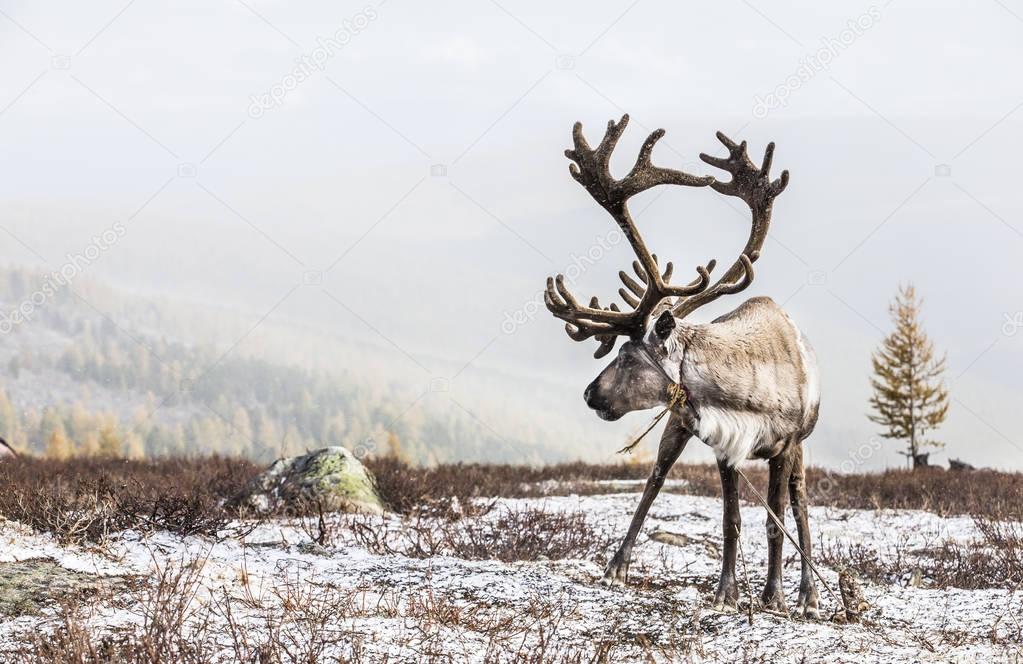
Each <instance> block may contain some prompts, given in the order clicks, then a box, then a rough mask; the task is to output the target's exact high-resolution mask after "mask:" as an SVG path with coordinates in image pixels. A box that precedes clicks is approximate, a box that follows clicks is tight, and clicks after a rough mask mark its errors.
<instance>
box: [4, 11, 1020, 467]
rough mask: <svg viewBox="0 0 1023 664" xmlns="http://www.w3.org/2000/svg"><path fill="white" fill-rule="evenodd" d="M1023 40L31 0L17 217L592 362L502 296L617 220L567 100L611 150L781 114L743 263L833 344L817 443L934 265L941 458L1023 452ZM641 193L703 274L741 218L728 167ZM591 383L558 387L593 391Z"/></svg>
mask: <svg viewBox="0 0 1023 664" xmlns="http://www.w3.org/2000/svg"><path fill="white" fill-rule="evenodd" d="M1021 56H1023V3H1020V2H1017V1H1013V0H1002V1H998V0H991V1H980V2H977V3H970V4H969V6H968V8H966V7H963V6H962V3H958V2H908V1H902V0H894V1H892V2H888V3H884V2H878V3H877V4H870V3H851V2H833V3H819V2H803V3H780V2H778V3H762V2H741V1H736V2H732V1H725V2H720V3H705V2H701V3H688V2H687V3H679V2H655V1H653V0H616V1H614V2H605V1H593V0H590V1H587V2H581V1H577V2H560V3H552V2H539V1H530V2H519V1H515V0H502V1H501V2H500V3H498V2H484V1H481V0H477V1H475V2H444V1H441V0H435V1H434V2H428V3H416V2H411V1H410V0H386V2H379V3H368V4H367V3H362V2H329V3H320V2H309V3H301V5H299V4H297V3H288V2H269V1H263V0H246V1H245V2H241V1H239V0H221V1H216V2H211V1H209V0H206V1H203V2H175V3H158V2H154V1H153V0H132V1H131V2H124V1H123V0H121V1H118V2H104V1H101V0H96V1H93V2H89V3H68V2H33V3H28V2H12V1H9V0H8V1H5V2H0V151H2V154H3V155H4V159H3V160H2V162H0V226H2V230H3V231H4V232H3V233H0V249H2V251H3V254H4V257H5V261H6V262H8V263H10V264H18V265H47V266H50V267H51V268H56V267H59V266H60V265H61V264H62V263H64V262H65V261H66V260H67V259H66V254H67V253H68V252H72V253H73V252H80V251H83V250H84V249H85V247H87V246H88V245H89V243H90V242H91V238H92V237H93V236H94V235H96V234H99V233H102V231H103V230H104V229H107V228H109V227H110V226H111V225H112V224H114V223H115V222H121V223H123V224H125V226H126V228H127V232H126V233H125V234H124V236H123V237H122V238H120V239H119V240H118V241H117V243H116V244H115V245H114V246H112V247H109V248H107V249H105V250H104V252H103V256H102V258H101V259H100V260H97V261H95V262H94V264H93V265H90V267H89V273H90V275H91V276H95V277H97V278H101V279H106V280H109V281H112V282H114V283H117V284H121V285H123V286H126V287H130V288H133V289H135V290H139V291H143V292H147V291H160V292H173V293H176V294H180V295H182V296H186V297H190V298H194V299H203V300H213V301H217V302H223V303H229V304H231V305H233V306H237V307H238V308H240V309H244V310H246V311H249V312H251V315H252V316H253V320H254V322H255V321H257V320H259V319H260V318H261V317H262V316H265V315H267V314H270V316H271V317H272V318H274V319H279V320H287V319H289V318H291V319H295V320H302V321H307V322H311V323H313V324H316V325H320V326H323V327H324V328H325V329H337V330H339V331H341V332H343V333H344V334H350V335H353V336H359V337H360V338H378V340H380V339H382V343H383V342H386V344H387V345H393V346H396V347H397V348H400V350H401V353H400V354H407V355H410V356H412V358H414V359H416V360H417V362H410V363H409V366H408V371H409V376H408V379H409V380H415V381H421V380H429V379H431V378H432V377H434V376H433V374H438V375H445V376H447V377H449V378H450V377H451V376H450V374H451V373H452V372H451V371H450V369H449V368H448V367H450V366H451V365H452V364H453V365H455V366H461V365H466V364H468V366H469V369H468V370H469V371H470V372H471V371H473V370H477V371H486V370H491V371H493V370H501V371H505V372H515V373H521V374H527V375H529V374H531V375H535V376H536V377H537V380H545V381H553V382H556V383H562V384H563V385H564V389H565V390H566V391H571V390H575V391H577V392H578V393H579V394H580V395H581V391H582V388H583V387H584V386H585V384H586V382H587V381H588V380H589V379H590V378H591V377H592V376H593V375H595V374H596V372H597V371H598V370H599V368H600V365H599V364H598V363H597V362H595V361H594V360H592V358H591V357H590V354H591V352H592V347H591V345H590V344H576V343H573V342H571V341H570V340H568V338H567V337H565V336H564V334H563V333H562V331H561V329H560V326H559V325H558V324H556V323H555V322H554V321H553V320H552V319H551V318H550V316H549V315H548V314H547V313H546V311H542V310H541V311H539V312H538V313H537V314H536V316H535V318H534V319H532V320H530V321H529V322H527V323H526V324H524V325H520V326H516V327H515V329H514V330H513V331H511V333H509V329H508V326H507V325H504V323H505V321H506V320H507V316H508V315H513V314H514V313H515V312H518V311H532V308H533V304H532V303H534V302H535V298H536V295H537V293H538V290H539V288H540V287H541V286H542V284H543V280H544V278H545V277H546V276H547V275H548V274H552V273H555V272H558V271H563V270H565V269H566V268H567V267H568V266H569V265H571V264H572V263H573V261H574V257H575V256H580V255H584V254H586V253H587V252H588V251H589V250H590V249H591V247H593V246H594V244H595V242H596V241H597V238H598V237H600V236H605V235H606V234H607V233H608V232H610V231H611V230H612V228H613V226H612V224H611V220H610V219H609V218H608V217H607V216H606V215H605V214H604V213H603V212H602V211H601V210H600V209H599V208H597V206H596V205H595V204H594V203H593V202H592V201H591V200H590V199H589V197H588V196H587V195H586V193H585V192H584V191H583V190H582V189H581V188H580V187H579V186H578V185H577V184H576V183H575V182H574V181H573V180H572V179H571V178H570V177H569V175H568V171H567V163H566V160H565V158H564V156H563V155H562V151H563V150H564V149H565V148H566V147H568V146H569V144H570V134H571V127H572V123H573V122H575V121H576V120H581V121H582V122H583V123H584V126H585V127H586V130H587V133H588V135H589V136H590V138H591V140H592V141H593V142H596V141H597V140H599V137H600V135H601V133H602V130H603V127H604V124H605V123H606V121H607V120H608V119H610V118H617V117H618V116H620V115H621V114H622V113H623V112H629V113H630V114H631V115H632V118H633V122H632V125H631V126H630V128H629V131H628V133H627V135H626V137H625V138H624V139H623V141H622V143H621V144H620V146H619V148H618V153H619V154H618V155H617V157H616V160H615V162H614V164H615V166H616V167H617V168H619V169H625V168H627V167H628V165H629V164H631V162H632V160H633V159H634V158H635V153H636V150H637V148H638V146H639V145H640V144H641V143H642V141H643V138H644V137H645V135H646V133H647V132H648V131H651V130H652V129H654V128H657V127H664V128H665V129H666V130H667V132H668V133H667V136H666V138H665V140H664V141H662V143H661V144H660V145H659V146H658V148H657V151H656V152H655V160H656V161H657V162H658V163H660V164H663V165H665V166H672V167H677V168H678V167H684V168H687V169H690V170H691V171H693V172H696V173H700V174H702V173H707V172H710V169H709V167H706V166H704V165H702V164H701V163H699V162H698V160H697V159H696V155H697V154H698V153H699V152H701V151H713V150H715V149H717V147H718V146H717V144H716V141H715V139H714V131H715V130H717V129H722V130H724V131H725V132H726V133H729V134H731V135H732V136H733V137H735V138H738V139H746V140H748V141H749V142H750V146H751V152H752V153H753V154H755V155H757V156H759V154H760V153H761V151H762V150H763V147H764V145H765V144H766V143H767V142H768V141H771V140H774V141H775V142H776V143H777V151H776V154H775V167H776V169H781V168H787V169H789V170H790V171H791V175H792V178H791V183H790V185H789V188H788V190H787V191H786V192H785V193H784V194H783V195H782V197H780V198H779V199H778V201H777V203H776V205H775V213H774V221H773V226H772V231H771V236H770V239H769V241H768V243H767V245H766V246H765V249H764V252H763V256H762V259H761V261H760V262H759V263H758V272H757V280H756V282H755V284H754V286H753V287H752V288H751V289H750V290H749V291H748V292H747V293H744V294H743V296H742V297H745V296H747V295H770V296H772V297H773V298H775V299H776V300H777V301H779V302H782V303H784V306H785V307H786V309H787V310H788V311H789V312H790V313H791V314H792V315H793V317H794V318H795V319H796V321H797V322H798V323H799V325H800V326H801V327H802V328H803V329H804V330H805V331H806V332H807V334H808V336H809V337H810V339H811V340H812V341H813V343H814V345H815V346H816V347H817V350H818V354H819V355H820V361H821V369H822V374H823V390H824V395H823V405H822V416H821V425H820V427H819V432H818V434H817V435H816V436H815V437H814V438H812V439H811V441H810V442H809V443H808V451H809V454H810V456H811V459H812V460H814V461H816V462H818V463H827V464H830V465H839V464H841V463H842V462H843V461H844V460H846V459H850V458H858V456H859V453H858V452H857V451H856V450H858V449H859V447H860V446H861V445H864V444H869V442H870V440H871V436H872V435H874V434H875V433H876V432H877V429H876V427H875V426H874V425H872V424H870V423H869V422H868V421H867V420H866V418H865V409H866V399H867V397H868V394H869V389H868V382H867V381H868V374H869V356H870V351H871V349H872V348H874V347H875V346H876V345H877V343H878V342H879V341H880V339H881V338H882V336H883V334H884V333H885V332H886V331H887V330H888V329H889V328H890V324H889V321H888V315H887V310H886V309H887V303H888V301H889V300H890V298H891V297H892V295H893V294H894V292H895V290H896V287H897V285H898V284H899V283H900V282H905V281H908V280H912V281H913V282H915V283H916V285H917V287H918V289H919V290H920V291H921V293H922V294H923V295H924V296H925V298H926V304H925V309H924V315H925V323H926V326H927V329H928V330H929V332H930V333H931V335H932V338H933V339H934V341H935V343H936V345H937V346H938V348H939V349H940V350H942V351H947V353H948V382H949V386H950V389H951V391H952V395H953V402H952V408H951V412H950V415H949V420H948V423H947V424H946V426H945V427H944V428H943V429H942V430H941V431H940V432H938V434H937V437H938V438H940V439H942V440H945V441H946V442H947V443H948V448H947V450H946V454H945V455H942V457H941V458H942V459H944V458H947V456H952V457H962V458H964V459H967V460H969V461H973V462H975V463H979V464H989V465H998V466H1011V467H1014V468H1023V434H1021V433H1020V431H1019V424H1018V417H1017V412H1018V408H1019V403H1020V401H1021V397H1023V384H1021V380H1020V375H1021V372H1023V289H1021V287H1020V285H1019V277H1018V274H1017V271H1018V266H1019V264H1020V259H1021V258H1023V218H1021V217H1023V215H1021V211H1023V204H1021V202H1020V200H1019V189H1020V186H1019V182H1018V179H1019V178H1020V177H1021V173H1020V169H1019V159H1018V156H1017V155H1018V153H1019V151H1020V148H1021V147H1023V145H1021V143H1023V110H1021V108H1023V78H1021V77H1020V76H1019V68H1020V65H1021V63H1023V57H1021ZM623 172H624V171H623ZM633 207H634V210H637V211H641V212H639V213H638V214H637V216H638V218H639V225H640V227H641V229H642V230H643V232H644V235H645V236H646V237H647V239H648V242H649V243H650V245H651V246H652V247H654V248H655V250H656V251H657V252H658V253H660V254H661V255H663V256H668V257H670V258H672V259H674V260H675V262H676V264H677V265H678V266H679V267H680V268H682V266H686V267H685V268H682V269H683V271H684V272H685V273H687V274H688V270H689V267H688V266H691V265H695V264H696V263H697V262H706V261H707V260H708V259H709V258H712V257H714V258H717V259H718V260H719V261H724V262H731V260H733V259H734V257H735V255H736V253H737V252H738V250H739V249H740V248H741V246H742V244H743V243H744V241H745V237H746V233H747V230H748V229H747V228H746V226H745V223H746V218H747V213H746V212H745V211H744V210H742V209H741V208H739V207H738V206H736V204H735V202H734V201H732V200H724V199H722V198H721V197H720V196H718V195H717V194H715V193H714V192H712V191H710V190H709V189H677V190H671V191H666V192H663V194H662V192H659V191H658V192H648V193H647V194H644V195H643V196H641V197H639V198H638V199H637V200H636V201H635V203H634V206H633ZM631 258H632V257H631V255H630V253H629V250H628V247H627V246H624V245H619V246H616V247H613V248H612V249H611V250H610V251H607V252H604V255H603V256H602V258H601V260H599V261H598V262H597V263H596V264H595V265H592V266H590V267H589V268H588V269H587V270H586V272H585V274H583V276H582V277H581V278H580V279H579V283H578V286H577V290H578V291H579V292H580V293H586V294H589V293H596V294H601V295H603V296H604V299H605V300H606V299H607V297H608V296H610V295H612V294H613V292H614V290H613V287H614V281H615V274H616V272H617V270H618V269H620V268H622V267H625V266H626V265H628V263H629V262H630V261H631ZM296 284H304V287H302V288H299V289H297V290H295V289H294V286H295V285H296ZM328 294H329V295H328ZM282 298H283V300H282ZM740 300H741V297H739V298H733V299H732V300H731V301H728V300H724V301H719V302H717V303H715V305H714V306H712V307H708V310H707V311H701V312H698V314H697V315H696V318H697V319H698V320H705V319H707V318H709V317H710V316H712V315H717V314H720V313H722V312H723V311H726V310H728V309H729V308H731V307H733V306H735V305H737V304H738V303H739V301H740ZM1017 332H1019V333H1017ZM384 337H386V339H383V338H384ZM395 352H396V353H398V351H397V350H396V351H395ZM417 364H421V365H422V367H420V366H417ZM453 382H457V378H454V379H453ZM496 398H499V395H498V396H497V397H496ZM577 403H578V407H577V409H576V410H574V411H570V412H565V414H564V416H565V418H567V419H572V418H578V419H582V418H592V417H593V416H592V415H591V414H590V413H588V412H587V411H586V409H585V406H584V405H583V404H582V400H581V397H580V398H579V399H578V400H577ZM536 407H538V408H542V407H543V404H536ZM644 418H645V415H643V416H637V419H630V420H629V421H628V422H626V423H624V424H619V425H617V426H618V428H617V429H614V428H613V427H614V426H615V425H608V426H609V427H612V429H611V430H613V431H617V432H623V431H627V430H628V429H629V428H630V427H635V426H636V425H637V423H639V422H641V421H642V420H643V419H644ZM606 452H607V450H603V449H602V450H601V451H600V454H601V455H605V454H606ZM687 454H688V453H687ZM693 457H694V458H706V456H705V454H704V456H700V454H699V453H694V454H693ZM899 463H901V459H900V457H898V456H897V455H896V454H894V452H893V451H892V450H891V449H889V448H887V447H886V448H885V450H884V451H882V452H880V453H876V454H872V455H871V456H870V458H869V459H867V460H866V461H865V462H863V464H862V467H869V468H878V467H883V466H885V465H897V464H899ZM857 464H858V465H857V467H861V465H859V462H858V461H857Z"/></svg>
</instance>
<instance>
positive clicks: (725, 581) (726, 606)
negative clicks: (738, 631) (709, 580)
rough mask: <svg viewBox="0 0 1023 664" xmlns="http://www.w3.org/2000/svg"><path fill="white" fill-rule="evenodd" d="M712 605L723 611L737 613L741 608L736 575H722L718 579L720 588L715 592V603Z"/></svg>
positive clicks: (715, 608) (716, 609)
mask: <svg viewBox="0 0 1023 664" xmlns="http://www.w3.org/2000/svg"><path fill="white" fill-rule="evenodd" d="M711 606H712V607H713V609H714V610H715V611H720V612H721V613H735V612H736V611H738V610H739V586H738V584H736V582H735V578H734V577H725V576H722V578H721V579H720V580H719V581H718V589H717V592H716V593H714V603H713V604H712V605H711Z"/></svg>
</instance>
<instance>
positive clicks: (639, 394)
mask: <svg viewBox="0 0 1023 664" xmlns="http://www.w3.org/2000/svg"><path fill="white" fill-rule="evenodd" d="M628 122H629V116H628V115H625V116H623V117H622V119H621V120H620V121H619V122H617V123H616V122H614V121H610V122H608V124H607V132H606V133H605V134H604V138H603V140H601V142H600V145H598V146H597V148H596V149H593V148H591V147H590V145H589V143H587V142H586V138H585V137H584V136H583V132H582V124H581V123H578V122H577V123H576V124H575V127H574V128H573V130H572V139H573V142H574V144H575V147H574V149H571V150H566V151H565V156H566V157H568V158H569V159H571V160H572V161H573V162H575V163H574V164H570V165H569V172H570V173H571V174H572V177H573V178H575V179H576V181H577V182H579V183H580V184H582V185H583V187H585V188H586V191H588V192H589V193H590V196H592V197H593V199H594V200H595V201H597V203H598V204H600V206H601V207H603V208H604V209H605V210H607V212H608V213H609V214H610V215H611V216H612V218H613V219H614V220H615V223H617V224H618V226H619V228H621V229H622V232H623V233H624V234H625V237H626V238H628V240H629V244H630V245H632V249H633V251H634V252H635V254H636V258H637V260H635V261H633V262H632V269H633V272H635V274H636V278H637V279H638V281H637V280H636V279H633V278H632V277H630V276H629V275H628V274H626V273H625V272H624V271H621V272H619V273H618V276H619V277H620V278H621V280H622V283H623V284H624V286H625V288H619V289H618V293H619V295H621V297H622V300H624V302H625V306H626V310H624V311H623V310H622V309H621V308H620V307H619V306H618V305H617V304H615V303H614V302H612V303H611V304H610V305H609V306H607V307H602V306H601V305H600V302H599V300H598V299H597V298H596V297H593V298H591V299H590V304H589V306H582V305H580V304H579V302H578V301H577V300H576V299H575V297H574V296H573V295H572V293H571V292H569V290H568V288H567V287H566V286H565V279H564V276H563V275H560V274H559V275H557V276H556V277H555V278H553V279H551V278H548V279H547V290H546V292H545V293H544V302H545V303H546V305H547V309H549V310H550V312H551V313H553V314H554V315H555V316H556V317H557V318H560V319H561V320H563V321H565V331H566V332H567V333H568V336H569V337H570V338H572V339H573V340H575V341H584V340H586V339H589V338H590V337H593V338H595V339H596V340H597V341H598V342H599V344H600V345H599V346H598V348H597V350H596V352H595V353H594V354H593V356H594V357H596V358H601V357H604V356H605V355H607V354H608V353H609V352H611V350H612V349H613V348H614V346H615V343H616V341H617V339H618V337H620V336H624V337H628V339H629V340H628V341H627V342H626V343H625V344H623V345H622V347H621V349H620V350H619V352H618V357H617V358H615V360H614V361H613V362H612V363H611V364H610V365H608V366H607V368H605V369H604V370H603V371H602V372H601V373H600V375H599V376H597V378H596V379H595V380H594V381H593V382H592V383H590V385H589V386H588V387H587V388H586V392H585V394H584V397H585V399H586V404H587V405H588V406H590V408H592V409H594V410H595V411H597V414H598V415H599V416H600V417H602V418H604V419H608V420H615V419H618V418H620V417H621V416H622V415H624V414H625V413H628V412H631V411H634V410H643V409H646V408H653V407H654V406H657V405H660V404H663V403H665V402H666V401H667V394H668V387H669V386H670V385H672V383H677V382H678V381H679V370H680V363H681V358H680V357H679V344H678V341H677V339H676V327H677V321H678V320H680V319H683V318H685V317H686V316H688V315H689V314H690V313H692V312H693V311H695V310H696V309H697V308H699V307H701V306H703V305H704V304H707V303H708V302H711V301H713V300H716V299H717V298H719V297H721V296H722V295H728V294H732V293H738V292H739V291H741V290H743V289H745V288H746V287H748V286H749V285H750V283H752V281H753V263H754V262H755V261H756V260H757V258H759V256H760V249H761V247H762V246H763V244H764V240H765V239H766V237H767V229H768V226H769V225H770V221H771V206H772V203H773V202H774V198H775V197H776V196H777V195H778V194H780V193H781V192H782V191H783V190H784V189H785V186H786V185H787V184H788V181H789V173H788V171H783V172H782V174H781V177H780V178H779V179H777V180H774V181H771V178H770V170H771V160H772V158H773V156H774V143H770V144H768V146H767V150H766V151H765V153H764V161H763V165H762V166H761V167H760V168H757V167H756V166H755V165H754V164H753V162H751V161H750V160H749V157H748V156H747V154H746V142H745V141H743V142H742V143H739V144H736V143H735V142H734V141H732V140H731V139H730V138H728V137H727V136H725V135H724V134H722V133H721V132H718V133H717V138H718V140H719V141H721V143H722V144H723V145H724V146H725V147H726V148H727V149H728V152H729V155H728V158H726V159H722V158H718V157H710V156H708V155H706V154H701V155H700V159H702V160H703V161H704V162H706V163H708V164H710V165H711V166H715V167H717V168H720V169H722V170H724V171H727V172H728V173H729V174H731V176H732V178H731V180H730V181H728V182H724V183H722V182H718V181H717V180H716V179H715V178H714V177H713V176H709V175H708V176H703V177H698V176H695V175H690V174H688V173H684V172H682V171H678V170H674V169H669V168H661V167H659V166H655V165H653V163H651V161H650V156H651V153H652V152H653V149H654V146H655V145H656V144H657V141H659V140H660V139H661V137H662V136H664V130H663V129H658V130H657V131H655V132H653V133H652V134H650V136H649V137H647V139H646V141H645V142H644V143H643V147H642V148H640V151H639V156H638V157H637V158H636V163H635V165H634V166H633V167H632V170H630V171H629V173H628V174H627V175H626V176H625V177H623V178H621V179H615V178H614V176H612V175H611V171H610V168H609V161H610V158H611V153H612V152H613V151H614V148H615V146H616V145H617V143H618V139H619V138H621V135H622V133H623V132H624V131H625V127H626V126H627V125H628ZM662 184H673V185H681V186H687V187H704V186H710V187H711V188H712V189H714V190H715V191H717V192H718V193H721V194H724V195H726V196H735V197H737V198H740V199H742V200H743V201H745V202H746V204H747V205H748V206H749V208H750V211H751V212H752V217H753V223H752V227H751V231H750V236H749V239H748V240H747V242H746V246H745V247H744V248H743V250H742V253H740V254H739V257H738V258H737V259H736V260H735V262H734V263H733V264H732V266H731V267H730V268H729V269H728V271H727V272H725V274H723V275H722V276H721V278H720V279H718V280H717V281H716V282H715V283H714V284H713V285H711V284H710V273H711V271H712V270H713V269H714V267H715V265H716V263H715V261H713V260H712V261H710V262H709V263H707V265H706V266H697V268H696V273H697V276H696V279H694V280H693V281H691V282H690V283H688V284H686V285H684V286H673V285H671V284H670V281H671V276H672V273H673V271H674V266H673V265H672V263H671V262H670V261H669V262H667V263H666V264H665V267H664V270H663V271H661V269H660V266H659V264H658V260H657V255H656V254H652V253H650V252H649V251H648V250H647V247H646V243H645V242H644V241H643V238H642V236H640V234H639V231H638V230H637V229H636V224H635V222H634V221H633V219H632V215H631V214H630V213H629V207H628V201H629V199H630V198H631V197H632V196H635V195H636V194H638V193H640V192H643V191H646V190H647V189H651V188H653V187H656V186H658V185H662ZM670 298H674V302H669V299H670ZM630 308H631V310H629V309H630ZM655 313H657V314H659V315H658V316H657V317H656V320H655V321H654V322H653V323H652V324H651V323H650V321H651V319H653V318H654V316H653V314H655Z"/></svg>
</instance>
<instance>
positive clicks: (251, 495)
mask: <svg viewBox="0 0 1023 664" xmlns="http://www.w3.org/2000/svg"><path fill="white" fill-rule="evenodd" d="M241 500H242V503H243V504H244V505H247V506H248V507H250V508H252V509H255V510H257V511H261V512H264V511H267V510H269V509H273V508H279V507H282V506H283V507H285V508H288V507H293V508H295V509H296V510H307V509H309V508H310V507H313V506H317V505H319V506H320V507H322V509H323V510H324V511H327V512H363V513H369V514H382V513H383V512H384V502H383V500H381V499H380V494H379V493H377V488H376V481H375V480H374V479H373V474H372V473H370V472H369V470H367V469H366V467H365V466H363V465H362V463H361V462H360V461H359V460H358V459H356V458H355V455H354V454H352V453H351V452H349V451H348V450H347V449H345V448H344V447H340V446H335V447H325V448H323V449H320V450H316V451H314V452H310V453H308V454H303V455H301V456H296V457H291V458H288V459H278V460H277V461H275V462H274V464H273V465H272V466H270V467H269V468H268V469H266V470H265V471H263V472H262V473H261V474H259V475H258V476H257V477H256V478H255V479H253V480H252V482H251V483H250V484H249V486H248V488H247V489H246V491H245V492H244V493H243V495H242V497H241Z"/></svg>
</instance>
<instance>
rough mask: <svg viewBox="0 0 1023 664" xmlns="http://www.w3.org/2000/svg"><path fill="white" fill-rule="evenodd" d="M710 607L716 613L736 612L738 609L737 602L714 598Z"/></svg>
mask: <svg viewBox="0 0 1023 664" xmlns="http://www.w3.org/2000/svg"><path fill="white" fill-rule="evenodd" d="M711 609H713V610H714V611H717V612H718V613H737V612H738V611H739V605H738V603H737V602H731V603H729V602H728V601H727V600H722V601H717V600H715V602H714V606H712V607H711Z"/></svg>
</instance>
